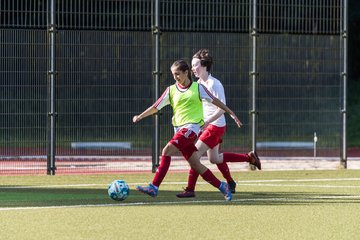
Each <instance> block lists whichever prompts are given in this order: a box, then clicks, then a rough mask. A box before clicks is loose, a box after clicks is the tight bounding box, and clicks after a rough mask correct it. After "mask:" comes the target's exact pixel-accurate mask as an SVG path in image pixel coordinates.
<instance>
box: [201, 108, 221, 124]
mask: <svg viewBox="0 0 360 240" xmlns="http://www.w3.org/2000/svg"><path fill="white" fill-rule="evenodd" d="M224 113H225V111H224V110H222V109H221V108H218V109H217V110H216V111H215V112H214V114H213V115H211V116H210V117H209V118H208V119H206V122H207V123H212V122H213V121H215V120H216V119H218V118H219V117H220V116H221V115H223V114H224Z"/></svg>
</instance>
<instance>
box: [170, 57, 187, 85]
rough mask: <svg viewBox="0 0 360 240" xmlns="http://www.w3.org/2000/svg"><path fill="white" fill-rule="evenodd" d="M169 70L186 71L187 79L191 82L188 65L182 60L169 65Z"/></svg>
mask: <svg viewBox="0 0 360 240" xmlns="http://www.w3.org/2000/svg"><path fill="white" fill-rule="evenodd" d="M171 68H176V69H178V70H180V71H182V72H185V71H188V78H189V79H190V80H191V69H190V66H189V64H188V63H187V62H186V61H185V60H183V59H180V60H176V61H175V62H174V63H173V64H172V65H171Z"/></svg>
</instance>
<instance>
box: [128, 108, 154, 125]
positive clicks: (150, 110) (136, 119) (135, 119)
mask: <svg viewBox="0 0 360 240" xmlns="http://www.w3.org/2000/svg"><path fill="white" fill-rule="evenodd" d="M157 112H158V110H157V108H155V107H153V106H151V107H149V108H148V109H146V110H145V111H144V112H142V113H141V114H139V115H135V116H134V117H133V123H137V122H139V121H140V120H141V119H143V118H146V117H148V116H150V115H153V114H155V113H157Z"/></svg>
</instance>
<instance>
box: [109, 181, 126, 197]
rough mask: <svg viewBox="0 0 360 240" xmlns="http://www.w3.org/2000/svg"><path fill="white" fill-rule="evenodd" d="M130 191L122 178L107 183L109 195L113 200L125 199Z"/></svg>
mask: <svg viewBox="0 0 360 240" xmlns="http://www.w3.org/2000/svg"><path fill="white" fill-rule="evenodd" d="M129 193H130V188H129V186H128V185H127V183H126V182H125V181H124V180H115V181H113V182H112V183H110V184H109V187H108V194H109V197H110V198H111V199H113V200H115V201H123V200H125V199H126V198H127V197H128V196H129Z"/></svg>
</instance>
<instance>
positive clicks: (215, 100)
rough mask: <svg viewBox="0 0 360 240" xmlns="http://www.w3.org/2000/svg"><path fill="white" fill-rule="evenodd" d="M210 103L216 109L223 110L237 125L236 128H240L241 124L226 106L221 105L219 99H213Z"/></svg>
mask: <svg viewBox="0 0 360 240" xmlns="http://www.w3.org/2000/svg"><path fill="white" fill-rule="evenodd" d="M212 103H213V104H214V105H215V106H217V107H219V108H221V109H222V110H224V111H225V112H227V113H228V114H229V115H230V117H231V118H232V119H234V121H235V123H236V124H237V126H238V127H241V126H242V123H241V122H240V120H239V119H238V117H237V116H236V115H235V113H234V112H233V111H232V110H231V109H230V108H228V106H226V105H225V104H224V103H222V102H221V101H220V100H219V99H217V98H214V99H213V102H212Z"/></svg>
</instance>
